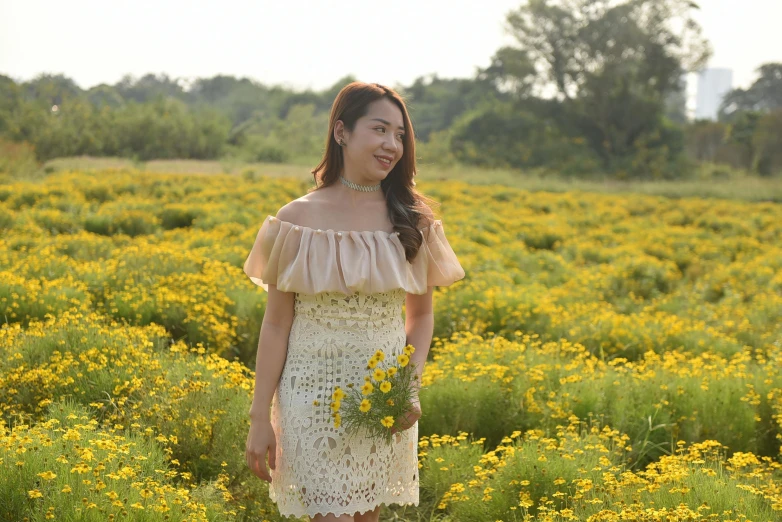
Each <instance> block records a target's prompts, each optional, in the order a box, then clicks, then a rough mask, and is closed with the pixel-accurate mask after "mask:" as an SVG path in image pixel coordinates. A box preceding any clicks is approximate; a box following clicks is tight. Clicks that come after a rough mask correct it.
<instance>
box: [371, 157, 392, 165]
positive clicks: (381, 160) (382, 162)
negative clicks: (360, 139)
mask: <svg viewBox="0 0 782 522" xmlns="http://www.w3.org/2000/svg"><path fill="white" fill-rule="evenodd" d="M375 159H376V160H377V161H379V162H380V164H381V165H383V166H385V167H390V166H391V162H390V161H388V160H385V159H382V158H378V157H377V156H375Z"/></svg>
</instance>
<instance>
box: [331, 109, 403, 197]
mask: <svg viewBox="0 0 782 522" xmlns="http://www.w3.org/2000/svg"><path fill="white" fill-rule="evenodd" d="M340 130H344V141H345V143H346V146H344V147H342V151H343V153H344V157H345V171H346V174H345V176H346V177H347V176H350V178H352V179H353V180H354V181H356V182H357V183H362V182H364V183H367V184H375V183H377V182H378V181H380V180H383V179H385V177H386V176H387V175H388V173H389V172H391V170H392V169H393V168H394V166H395V165H396V164H397V162H398V161H399V160H400V159H401V157H402V153H403V152H404V147H403V140H402V136H403V135H404V133H405V129H404V120H403V119H402V111H401V110H399V107H397V106H396V104H394V102H392V101H391V100H389V99H387V98H382V99H380V100H377V101H374V102H372V103H370V104H369V107H368V110H367V113H366V114H365V115H364V116H362V117H361V118H359V119H358V121H356V126H355V128H354V129H353V132H348V130H347V129H345V128H344V127H343V126H342V125H341V122H340V124H339V126H338V127H337V129H335V131H336V132H337V136H339V131H340ZM337 143H339V137H337ZM384 160H387V161H384Z"/></svg>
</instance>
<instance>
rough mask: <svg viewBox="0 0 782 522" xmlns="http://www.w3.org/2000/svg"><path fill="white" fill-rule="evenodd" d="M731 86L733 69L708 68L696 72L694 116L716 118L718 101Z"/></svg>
mask: <svg viewBox="0 0 782 522" xmlns="http://www.w3.org/2000/svg"><path fill="white" fill-rule="evenodd" d="M732 88H733V70H731V69H723V68H716V67H713V68H708V69H704V70H702V71H701V72H700V73H698V93H697V95H696V100H695V117H696V118H698V119H709V120H716V119H717V113H718V111H719V108H720V103H722V99H723V98H724V97H725V95H726V94H727V93H728V91H730V90H731V89H732Z"/></svg>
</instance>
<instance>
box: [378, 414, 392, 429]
mask: <svg viewBox="0 0 782 522" xmlns="http://www.w3.org/2000/svg"><path fill="white" fill-rule="evenodd" d="M380 423H381V424H382V425H383V426H385V427H386V428H390V427H391V426H393V425H394V418H393V417H392V416H391V415H388V416H386V417H383V419H382V420H381V421H380Z"/></svg>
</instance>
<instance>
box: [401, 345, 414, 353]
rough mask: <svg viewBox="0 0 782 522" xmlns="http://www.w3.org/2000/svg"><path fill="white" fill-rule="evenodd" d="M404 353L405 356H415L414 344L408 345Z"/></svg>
mask: <svg viewBox="0 0 782 522" xmlns="http://www.w3.org/2000/svg"><path fill="white" fill-rule="evenodd" d="M402 351H403V352H404V354H405V355H413V352H415V346H413V345H412V344H408V345H407V346H405V347H404V349H403V350H402Z"/></svg>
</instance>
